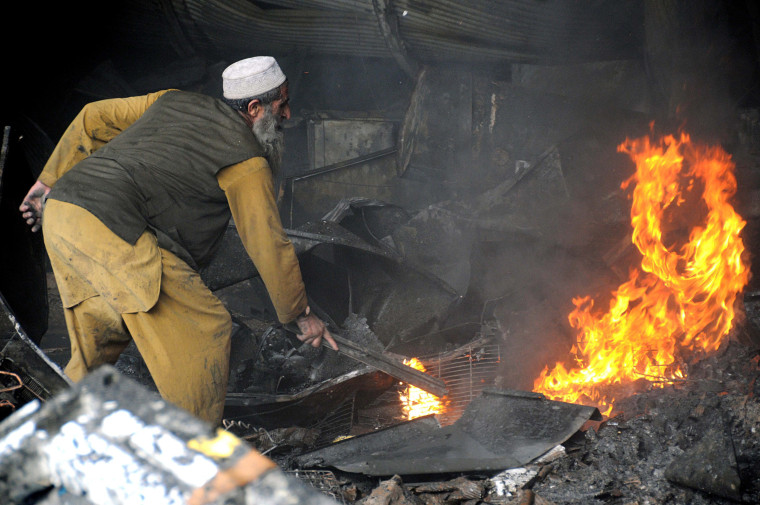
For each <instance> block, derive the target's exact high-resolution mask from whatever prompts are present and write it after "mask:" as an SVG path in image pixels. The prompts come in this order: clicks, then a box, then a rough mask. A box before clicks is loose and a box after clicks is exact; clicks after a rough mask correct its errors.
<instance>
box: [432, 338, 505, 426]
mask: <svg viewBox="0 0 760 505" xmlns="http://www.w3.org/2000/svg"><path fill="white" fill-rule="evenodd" d="M417 359H419V360H420V362H422V364H423V365H424V366H425V369H426V372H427V373H428V374H430V375H432V376H434V377H439V378H440V379H441V380H443V382H445V383H446V387H447V388H448V389H449V394H448V395H447V396H446V398H445V400H446V401H447V404H446V411H445V412H444V413H443V414H440V415H438V416H436V417H437V419H438V422H439V423H440V424H441V426H447V425H449V424H452V423H454V422H456V420H457V419H459V418H460V417H461V416H462V413H463V412H464V410H465V409H466V408H467V406H468V405H469V404H470V402H471V401H472V400H473V399H474V398H476V397H478V396H480V394H481V393H482V392H483V389H484V388H486V387H488V386H492V385H493V379H494V377H495V376H496V373H497V371H498V367H499V363H500V361H501V350H500V348H499V344H497V343H489V344H478V345H472V346H465V347H462V348H460V349H458V350H457V353H456V354H454V355H452V354H439V355H436V356H420V357H418V358H417Z"/></svg>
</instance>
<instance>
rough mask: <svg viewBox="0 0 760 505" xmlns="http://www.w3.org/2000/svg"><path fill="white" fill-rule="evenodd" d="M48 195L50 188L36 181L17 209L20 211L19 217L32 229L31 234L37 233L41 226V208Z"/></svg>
mask: <svg viewBox="0 0 760 505" xmlns="http://www.w3.org/2000/svg"><path fill="white" fill-rule="evenodd" d="M48 193H50V186H48V185H47V184H44V183H42V182H40V181H37V182H35V183H34V185H33V186H32V187H31V188H30V189H29V192H28V193H27V194H26V196H25V197H24V201H23V202H21V205H20V206H19V208H18V210H20V211H21V216H22V217H23V218H24V220H26V224H28V225H29V226H31V227H32V231H33V232H36V231H38V230H39V229H40V227H41V226H42V208H43V207H44V204H45V198H46V197H47V195H48Z"/></svg>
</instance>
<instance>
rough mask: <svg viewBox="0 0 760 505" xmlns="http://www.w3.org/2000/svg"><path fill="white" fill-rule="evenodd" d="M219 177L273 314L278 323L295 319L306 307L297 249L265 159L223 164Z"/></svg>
mask: <svg viewBox="0 0 760 505" xmlns="http://www.w3.org/2000/svg"><path fill="white" fill-rule="evenodd" d="M217 180H218V181H219V186H220V187H221V188H222V190H224V192H225V194H226V195H227V201H228V202H229V205H230V210H231V211H232V218H233V219H234V221H235V227H236V228H237V230H238V233H239V235H240V239H241V240H242V242H243V246H244V247H245V250H246V251H247V252H248V255H249V256H250V257H251V259H252V260H253V264H254V265H255V266H256V269H257V270H258V271H259V275H260V276H261V279H262V280H263V281H264V285H265V286H266V288H267V291H268V292H269V297H270V299H271V300H272V304H273V305H274V308H275V311H276V312H277V318H278V319H279V320H280V322H282V323H288V322H290V321H293V320H294V319H295V318H296V317H297V316H298V315H299V314H300V313H301V312H303V311H304V309H305V308H306V305H307V299H306V290H305V289H304V284H303V280H302V278H301V268H300V266H299V264H298V257H297V256H296V253H295V248H294V247H293V244H292V243H291V242H290V239H288V236H287V235H286V234H285V230H283V228H282V223H281V221H280V214H279V212H278V211H277V203H276V200H275V196H274V184H273V181H272V173H271V170H270V169H269V164H268V163H267V161H266V159H264V158H251V159H249V160H246V161H244V162H242V163H238V164H236V165H232V166H229V167H226V168H224V169H222V170H221V171H220V172H219V173H218V174H217Z"/></svg>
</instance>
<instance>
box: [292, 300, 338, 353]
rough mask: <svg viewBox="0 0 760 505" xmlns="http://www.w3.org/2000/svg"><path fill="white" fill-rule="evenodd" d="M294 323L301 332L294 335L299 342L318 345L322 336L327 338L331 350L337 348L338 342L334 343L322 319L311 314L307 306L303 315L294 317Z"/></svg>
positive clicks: (313, 345)
mask: <svg viewBox="0 0 760 505" xmlns="http://www.w3.org/2000/svg"><path fill="white" fill-rule="evenodd" d="M296 324H297V325H298V329H299V330H300V331H301V333H300V334H299V335H296V336H297V337H298V340H300V341H301V342H304V343H307V344H309V345H311V346H312V347H319V346H320V344H321V343H322V338H324V339H325V340H327V342H328V343H329V344H330V347H332V348H333V350H335V351H337V350H338V344H336V343H335V340H333V338H332V335H330V332H329V331H328V330H327V327H326V326H325V323H324V322H322V320H321V319H319V318H318V317H317V316H315V315H314V314H312V313H311V311H310V310H309V307H306V315H305V316H299V317H297V318H296Z"/></svg>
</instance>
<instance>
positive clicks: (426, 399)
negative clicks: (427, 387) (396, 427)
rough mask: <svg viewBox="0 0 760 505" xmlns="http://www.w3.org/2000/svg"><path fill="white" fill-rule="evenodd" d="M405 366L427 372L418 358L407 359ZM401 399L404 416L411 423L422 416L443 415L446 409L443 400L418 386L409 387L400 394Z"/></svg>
mask: <svg viewBox="0 0 760 505" xmlns="http://www.w3.org/2000/svg"><path fill="white" fill-rule="evenodd" d="M404 364H405V365H407V366H410V367H412V368H414V369H415V370H419V371H420V372H425V371H426V370H425V366H424V365H423V364H422V363H421V362H420V360H418V359H417V358H411V359H405V360H404ZM399 399H400V400H401V408H402V409H403V412H404V416H405V417H406V419H408V420H410V421H411V420H412V419H417V418H418V417H422V416H428V415H437V414H441V413H443V411H444V409H445V403H444V401H443V400H442V399H441V398H438V397H437V396H435V395H434V394H431V393H428V392H427V391H424V390H422V389H420V388H418V387H416V386H411V385H407V386H406V387H405V388H404V390H403V391H401V392H400V393H399Z"/></svg>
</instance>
